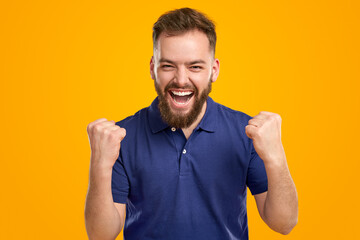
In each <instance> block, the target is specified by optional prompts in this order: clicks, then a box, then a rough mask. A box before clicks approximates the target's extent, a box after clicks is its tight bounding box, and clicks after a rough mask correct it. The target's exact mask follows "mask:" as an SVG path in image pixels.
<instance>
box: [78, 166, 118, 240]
mask: <svg viewBox="0 0 360 240" xmlns="http://www.w3.org/2000/svg"><path fill="white" fill-rule="evenodd" d="M95 171H96V172H95ZM122 219H123V217H121V216H119V212H118V211H117V209H116V207H115V205H114V202H113V198H112V193H111V171H109V170H107V171H99V169H96V170H95V168H92V167H91V168H90V181H89V189H88V193H87V196H86V204H85V226H86V231H87V234H88V236H89V239H90V240H96V239H102V240H107V239H109V240H110V239H115V238H116V237H117V235H118V234H119V233H120V232H121V229H122V226H123V223H122V221H123V220H122Z"/></svg>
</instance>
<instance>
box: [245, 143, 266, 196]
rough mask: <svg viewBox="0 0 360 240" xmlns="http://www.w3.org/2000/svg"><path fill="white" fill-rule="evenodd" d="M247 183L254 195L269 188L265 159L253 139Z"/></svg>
mask: <svg viewBox="0 0 360 240" xmlns="http://www.w3.org/2000/svg"><path fill="white" fill-rule="evenodd" d="M246 185H247V186H248V187H249V189H250V192H251V194H252V195H255V194H259V193H263V192H266V191H267V190H268V181H267V175H266V170H265V165H264V162H263V160H262V159H261V158H260V157H259V155H258V154H257V152H256V151H255V148H254V145H253V143H252V140H251V157H250V163H249V168H248V171H247V178H246Z"/></svg>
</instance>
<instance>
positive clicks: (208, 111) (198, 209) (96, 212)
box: [85, 8, 298, 240]
mask: <svg viewBox="0 0 360 240" xmlns="http://www.w3.org/2000/svg"><path fill="white" fill-rule="evenodd" d="M153 42H154V55H153V57H152V58H151V62H150V73H151V77H152V79H153V80H154V83H155V89H156V91H157V93H158V97H157V98H156V99H155V100H154V101H153V103H152V104H151V105H150V107H148V108H144V109H142V110H140V111H139V112H137V113H136V114H135V115H133V116H130V117H128V118H126V119H124V120H122V121H120V122H117V123H115V122H114V121H107V119H104V118H103V119H98V120H96V121H94V122H92V123H90V124H89V125H88V129H87V130H88V134H89V140H90V145H91V162H90V181H89V189H88V194H87V199H86V206H85V220H86V229H87V233H88V236H89V238H90V239H115V238H116V236H117V235H118V234H119V233H120V231H121V230H122V228H123V227H124V239H127V240H132V239H206V240H210V239H248V226H247V213H246V187H249V189H250V191H251V193H252V194H253V195H254V197H255V200H256V204H257V207H258V210H259V213H260V216H261V217H262V219H263V220H264V221H265V222H266V224H267V225H268V226H269V227H270V228H272V229H273V230H275V231H277V232H280V233H282V234H288V233H289V232H290V231H291V230H292V228H293V227H294V226H295V225H296V223H297V211H298V210H297V193H296V189H295V185H294V183H293V181H292V179H291V176H290V173H289V170H288V167H287V163H286V157H285V152H284V149H283V146H282V143H281V118H280V116H279V115H278V114H275V113H270V112H260V113H259V114H258V115H256V116H255V117H253V118H251V117H250V116H248V115H246V114H244V113H242V112H239V111H234V110H231V109H229V108H227V107H225V106H222V105H220V104H218V103H216V102H214V101H213V100H212V99H211V98H210V97H208V95H209V93H210V91H211V84H212V82H214V81H215V80H216V79H217V77H218V74H219V67H220V65H219V60H218V59H216V58H215V57H214V56H215V44H216V34H215V27H214V24H213V23H212V22H211V21H210V20H209V19H207V18H206V17H205V16H204V15H203V14H201V13H199V12H198V11H195V10H193V9H189V8H183V9H178V10H174V11H171V12H168V13H166V14H164V15H163V16H161V17H160V18H159V19H158V21H157V22H156V23H155V25H154V28H153ZM125 129H126V130H125ZM125 136H126V137H125ZM120 142H121V147H120ZM125 212H126V214H125ZM125 216H126V220H125ZM124 224H125V226H124Z"/></svg>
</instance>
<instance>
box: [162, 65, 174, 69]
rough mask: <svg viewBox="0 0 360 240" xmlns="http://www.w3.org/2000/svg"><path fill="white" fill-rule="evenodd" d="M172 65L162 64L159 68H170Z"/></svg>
mask: <svg viewBox="0 0 360 240" xmlns="http://www.w3.org/2000/svg"><path fill="white" fill-rule="evenodd" d="M172 67H173V66H171V65H162V66H161V68H165V69H166V68H172Z"/></svg>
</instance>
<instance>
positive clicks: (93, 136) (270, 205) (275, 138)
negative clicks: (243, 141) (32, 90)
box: [85, 30, 298, 240]
mask: <svg viewBox="0 0 360 240" xmlns="http://www.w3.org/2000/svg"><path fill="white" fill-rule="evenodd" d="M219 69H220V63H219V60H218V59H215V58H214V56H213V52H212V51H211V50H210V48H209V41H208V39H207V37H206V35H205V34H204V33H202V32H199V31H197V30H193V31H189V32H186V33H183V34H181V35H176V36H167V35H166V34H164V33H162V34H161V35H160V36H159V38H158V42H157V44H156V47H155V48H154V55H153V57H152V58H151V61H150V74H151V77H152V79H153V80H154V81H155V82H156V84H157V86H158V90H159V91H162V93H163V94H164V99H165V101H167V103H168V105H169V107H170V110H171V112H172V113H173V114H178V115H186V114H188V113H189V112H191V109H192V108H193V106H194V103H195V99H194V97H193V98H192V99H190V101H189V102H188V103H187V104H185V105H179V104H176V103H175V102H174V101H173V100H172V97H171V95H170V93H169V92H168V91H165V89H166V87H167V86H172V87H171V89H170V90H176V91H193V90H194V89H197V91H198V92H199V94H201V93H202V92H204V91H205V90H206V89H207V88H208V84H209V81H211V82H215V81H216V79H217V77H218V75H219ZM174 86H175V87H174ZM205 110H206V102H205V103H204V104H203V106H202V107H201V110H200V113H199V115H198V116H197V118H196V119H195V120H194V122H193V123H192V124H190V126H188V127H183V128H181V129H182V131H183V133H184V135H185V137H186V138H189V136H190V135H191V133H192V131H193V130H194V128H195V127H196V126H197V125H198V124H199V122H200V121H201V119H202V117H203V116H204V113H205ZM87 131H88V136H89V141H90V146H91V160H90V178H89V179H90V180H89V189H88V194H87V197H86V204H85V225H86V230H87V233H88V236H89V239H104V240H106V239H115V238H116V236H117V235H118V234H119V233H120V232H121V230H122V228H123V226H124V221H125V213H126V205H125V204H119V203H114V202H113V199H112V193H111V174H112V166H113V165H114V163H115V161H116V159H117V157H118V154H119V150H120V147H121V141H122V139H124V137H125V136H126V131H125V129H123V128H120V127H119V126H117V125H115V122H114V121H108V120H107V119H105V118H102V119H98V120H96V121H94V122H92V123H90V124H89V125H88V128H87ZM245 132H246V134H247V136H248V137H249V138H251V139H252V140H253V144H254V147H255V150H256V152H257V153H258V154H259V156H260V157H261V158H262V159H263V161H264V164H265V168H266V173H267V176H268V191H267V192H265V193H261V194H257V195H255V196H254V197H255V200H256V204H257V207H258V210H259V214H260V216H261V217H262V219H263V220H264V221H265V222H266V224H267V225H268V226H269V227H270V228H272V229H273V230H275V231H277V232H280V233H282V234H288V233H289V232H290V231H291V230H292V228H293V227H294V226H295V225H296V223H297V215H298V210H297V209H298V206H297V193H296V188H295V185H294V183H293V181H292V179H291V176H290V172H289V169H288V166H287V162H286V157H285V152H284V149H283V146H282V143H281V117H280V116H279V115H278V114H275V113H270V112H260V113H259V114H258V115H256V116H255V117H254V118H253V119H251V120H249V122H248V125H247V126H246V128H245Z"/></svg>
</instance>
